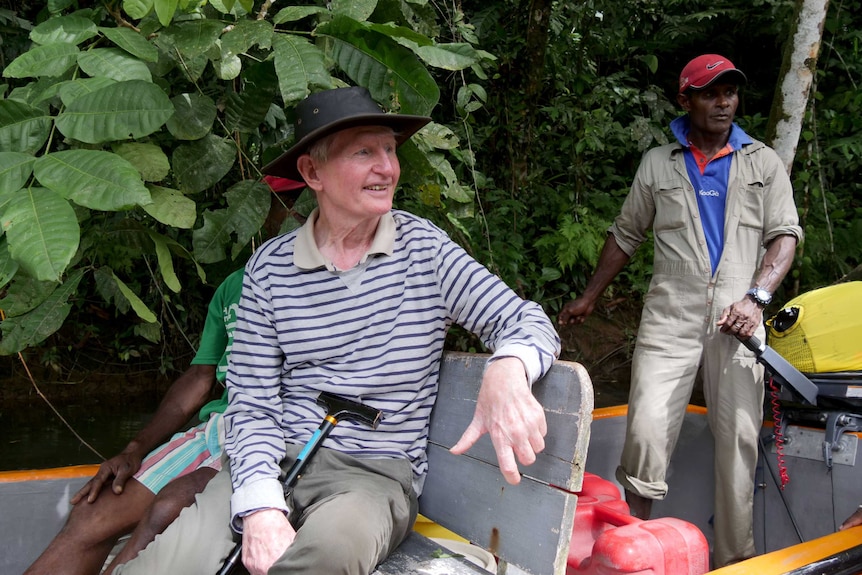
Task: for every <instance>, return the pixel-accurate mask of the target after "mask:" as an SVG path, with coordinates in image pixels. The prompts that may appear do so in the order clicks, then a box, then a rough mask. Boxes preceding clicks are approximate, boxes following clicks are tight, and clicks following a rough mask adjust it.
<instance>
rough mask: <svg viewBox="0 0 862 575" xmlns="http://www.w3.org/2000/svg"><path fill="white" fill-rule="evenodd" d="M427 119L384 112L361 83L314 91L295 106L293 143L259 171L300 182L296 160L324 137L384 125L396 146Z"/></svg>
mask: <svg viewBox="0 0 862 575" xmlns="http://www.w3.org/2000/svg"><path fill="white" fill-rule="evenodd" d="M430 121H431V118H429V117H427V116H411V115H408V114H391V113H387V112H384V111H383V109H382V108H381V107H380V106H379V105H378V104H377V102H375V101H374V99H373V98H372V97H371V94H370V93H369V92H368V90H367V89H365V88H363V87H361V86H352V87H350V88H335V89H332V90H324V91H322V92H315V93H313V94H311V95H309V96H308V97H306V98H305V99H304V100H302V101H301V102H300V103H299V104H297V105H296V122H295V124H294V127H295V130H294V134H295V136H296V139H295V140H294V144H293V145H292V146H291V147H290V149H289V150H287V151H286V152H285V153H283V154H282V155H280V156H279V157H277V158H276V159H275V160H273V161H271V162H270V163H268V164H267V165H266V166H264V168H263V173H265V174H270V175H273V176H280V177H283V178H290V179H291V180H298V181H303V178H302V175H301V174H300V173H299V170H297V169H296V161H297V160H298V159H299V157H300V156H301V155H302V154H304V153H306V152H307V151H308V148H309V147H310V146H311V145H312V144H313V143H314V142H316V141H317V140H319V139H321V138H323V137H325V136H328V135H330V134H333V133H335V132H338V131H339V130H345V129H347V128H355V127H357V126H388V127H391V128H392V129H393V130H394V131H395V141H396V143H397V145H399V146H400V145H401V144H403V143H404V142H405V141H407V139H408V138H410V136H412V135H413V134H415V133H416V132H417V131H418V130H419V129H420V128H422V126H424V125H425V124H427V123H428V122H430Z"/></svg>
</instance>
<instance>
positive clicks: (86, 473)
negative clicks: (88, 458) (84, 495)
mask: <svg viewBox="0 0 862 575" xmlns="http://www.w3.org/2000/svg"><path fill="white" fill-rule="evenodd" d="M98 470H99V466H98V465H96V464H91V465H72V466H70V467H55V468H53V469H28V470H25V471H0V483H18V482H22V481H42V480H46V479H71V478H75V477H92V476H93V475H95V474H96V472H97V471H98Z"/></svg>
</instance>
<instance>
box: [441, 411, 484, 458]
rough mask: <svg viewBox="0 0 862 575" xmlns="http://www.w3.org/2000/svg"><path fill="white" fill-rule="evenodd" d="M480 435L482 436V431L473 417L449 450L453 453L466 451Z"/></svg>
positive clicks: (458, 453)
mask: <svg viewBox="0 0 862 575" xmlns="http://www.w3.org/2000/svg"><path fill="white" fill-rule="evenodd" d="M480 437H482V431H481V430H480V429H479V426H478V424H477V423H476V420H475V419H474V420H473V422H472V423H470V425H469V426H468V427H467V429H465V430H464V433H463V434H462V435H461V438H460V439H459V440H458V443H456V444H455V445H453V446H452V447H451V448H450V449H449V451H450V452H451V453H452V454H453V455H463V454H464V453H467V450H468V449H470V448H471V447H473V444H474V443H476V442H477V441H478V440H479V438H480Z"/></svg>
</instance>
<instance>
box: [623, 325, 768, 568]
mask: <svg viewBox="0 0 862 575" xmlns="http://www.w3.org/2000/svg"><path fill="white" fill-rule="evenodd" d="M714 319H715V318H710V319H709V321H708V322H707V326H706V328H705V329H704V332H703V334H701V335H700V336H697V335H694V334H692V337H690V338H685V340H684V344H683V345H681V344H680V339H679V338H674V337H671V336H669V337H667V338H665V339H664V340H661V341H656V338H652V340H651V341H649V342H641V341H640V340H638V343H637V346H636V348H635V353H634V358H633V363H632V382H631V389H630V392H629V407H628V420H627V421H628V423H627V429H626V440H625V446H624V448H623V454H622V458H621V461H620V466H619V468H618V469H617V472H616V477H617V480H618V481H619V482H620V483H621V484H622V485H623V487H624V488H625V489H626V490H628V491H631V492H633V493H636V494H638V495H640V496H642V497H646V498H649V499H664V497H665V495H666V494H667V490H668V486H667V483H666V482H665V474H666V472H667V468H668V465H669V463H670V458H671V455H672V454H673V450H674V448H675V446H676V442H677V439H678V437H679V432H680V428H681V426H682V422H683V418H684V416H685V411H686V407H687V405H688V403H689V401H690V397H691V393H692V390H693V388H694V381H695V375H696V374H697V371H698V369H700V370H701V372H702V376H703V385H704V397H705V400H706V406H707V418H708V421H709V425H710V429H711V431H712V435H713V438H714V440H715V472H714V477H715V509H714V513H715V521H714V526H715V548H714V553H713V562H714V564H715V567H721V566H724V565H727V564H729V563H731V562H734V561H738V560H741V559H744V558H747V557H751V556H754V555H755V554H756V552H755V548H754V532H753V516H752V512H753V510H752V505H753V499H754V474H755V470H756V466H757V457H758V437H759V434H760V426H761V423H762V421H763V393H764V386H763V368H762V367H761V366H760V365H759V364H757V363H756V360H755V357H754V355H753V354H752V353H751V352H749V351H748V350H746V349H745V347H744V346H743V345H742V344H740V343H739V342H738V341H737V340H736V338H734V337H732V336H728V335H726V334H722V333H720V332H719V331H718V329H717V328H716V327H715V326H714V323H715V322H714ZM763 332H764V330H763V328H760V329H759V330H758V334H757V335H758V338H759V339H761V341H763V339H764V335H765V334H764V333H763Z"/></svg>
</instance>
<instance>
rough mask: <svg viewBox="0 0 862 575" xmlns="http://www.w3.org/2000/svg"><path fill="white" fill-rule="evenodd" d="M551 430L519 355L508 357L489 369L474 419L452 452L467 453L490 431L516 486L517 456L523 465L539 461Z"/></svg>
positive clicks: (499, 458) (500, 460)
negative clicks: (537, 459) (537, 455)
mask: <svg viewBox="0 0 862 575" xmlns="http://www.w3.org/2000/svg"><path fill="white" fill-rule="evenodd" d="M547 432H548V424H547V422H546V421H545V412H544V410H543V409H542V406H541V405H540V404H539V402H538V401H536V398H535V397H533V393H532V392H531V390H530V384H529V382H528V381H527V375H526V373H525V371H524V365H523V364H522V363H521V360H520V359H518V358H515V357H504V358H501V359H499V360H496V361H494V362H492V363H491V364H490V365H488V367H487V368H486V369H485V375H484V376H483V377H482V387H481V388H480V389H479V398H478V400H477V401H476V411H475V412H474V413H473V421H472V422H470V425H469V426H468V427H467V429H466V430H465V431H464V434H463V435H462V436H461V439H459V440H458V443H456V444H455V445H454V446H453V447H452V449H450V450H449V451H451V452H452V453H453V454H455V455H461V454H463V453H466V452H467V450H468V449H470V447H472V446H473V444H474V443H476V441H477V440H478V439H479V438H480V437H482V435H484V434H485V433H488V434H490V436H491V442H492V443H493V444H494V450H495V451H496V452H497V462H498V463H499V465H500V471H501V472H502V473H503V477H505V478H506V481H507V482H509V483H511V484H512V485H515V484H517V483H518V482H520V481H521V474H520V473H519V472H518V464H517V463H516V461H515V458H516V457H517V460H518V461H519V462H520V463H521V464H522V465H530V464H532V463H533V462H534V461H536V454H537V453H540V452H541V451H542V450H543V449H544V448H545V434H547Z"/></svg>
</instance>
